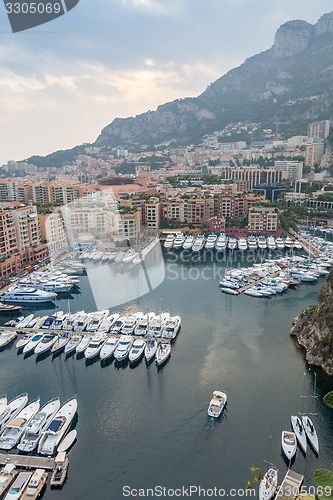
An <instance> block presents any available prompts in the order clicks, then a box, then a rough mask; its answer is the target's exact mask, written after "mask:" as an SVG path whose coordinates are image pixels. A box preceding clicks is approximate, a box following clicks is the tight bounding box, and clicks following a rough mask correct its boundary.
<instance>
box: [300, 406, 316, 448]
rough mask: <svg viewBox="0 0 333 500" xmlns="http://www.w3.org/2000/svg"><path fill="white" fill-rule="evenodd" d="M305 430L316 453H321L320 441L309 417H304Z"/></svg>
mask: <svg viewBox="0 0 333 500" xmlns="http://www.w3.org/2000/svg"><path fill="white" fill-rule="evenodd" d="M302 424H303V429H304V430H305V434H306V437H307V438H308V441H309V443H310V445H311V446H312V448H313V449H314V451H315V452H316V453H319V441H318V436H317V432H316V429H315V426H314V424H313V422H312V420H311V418H310V417H308V416H307V415H303V416H302Z"/></svg>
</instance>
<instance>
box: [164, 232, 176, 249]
mask: <svg viewBox="0 0 333 500" xmlns="http://www.w3.org/2000/svg"><path fill="white" fill-rule="evenodd" d="M174 239H175V236H174V235H173V234H168V236H167V237H166V240H165V242H164V245H163V246H164V248H171V247H172V245H173V242H174Z"/></svg>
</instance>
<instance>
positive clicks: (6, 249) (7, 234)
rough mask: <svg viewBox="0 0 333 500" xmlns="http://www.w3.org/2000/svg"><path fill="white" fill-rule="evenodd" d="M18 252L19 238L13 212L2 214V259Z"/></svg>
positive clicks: (0, 236)
mask: <svg viewBox="0 0 333 500" xmlns="http://www.w3.org/2000/svg"><path fill="white" fill-rule="evenodd" d="M15 250H17V238H16V231H15V225H14V220H13V213H12V210H4V211H1V212H0V258H4V257H6V256H7V255H9V254H11V253H12V252H13V251H15Z"/></svg>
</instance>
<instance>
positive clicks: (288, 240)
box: [284, 236, 294, 248]
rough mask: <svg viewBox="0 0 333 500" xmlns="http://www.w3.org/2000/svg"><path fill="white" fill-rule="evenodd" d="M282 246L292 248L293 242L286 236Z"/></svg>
mask: <svg viewBox="0 0 333 500" xmlns="http://www.w3.org/2000/svg"><path fill="white" fill-rule="evenodd" d="M284 246H285V248H293V246H294V240H293V239H292V238H290V236H287V237H286V239H285V240H284Z"/></svg>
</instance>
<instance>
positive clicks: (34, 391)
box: [0, 256, 333, 500]
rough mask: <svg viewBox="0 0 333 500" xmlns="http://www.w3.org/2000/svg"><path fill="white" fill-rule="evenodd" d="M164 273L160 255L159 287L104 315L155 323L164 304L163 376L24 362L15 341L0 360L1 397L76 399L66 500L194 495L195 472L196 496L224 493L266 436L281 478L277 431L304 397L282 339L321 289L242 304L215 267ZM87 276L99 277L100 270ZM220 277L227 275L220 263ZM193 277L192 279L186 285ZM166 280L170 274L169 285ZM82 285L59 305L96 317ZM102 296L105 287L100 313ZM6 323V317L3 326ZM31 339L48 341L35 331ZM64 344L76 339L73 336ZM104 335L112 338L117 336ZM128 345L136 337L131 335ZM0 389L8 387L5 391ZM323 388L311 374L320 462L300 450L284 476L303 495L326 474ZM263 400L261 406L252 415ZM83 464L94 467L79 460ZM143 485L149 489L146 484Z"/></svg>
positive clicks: (51, 360)
mask: <svg viewBox="0 0 333 500" xmlns="http://www.w3.org/2000/svg"><path fill="white" fill-rule="evenodd" d="M149 257H150V256H148V257H147V261H146V263H147V265H148V266H149ZM171 262H172V263H173V265H174V267H170V265H169V260H168V256H166V257H165V278H164V281H163V282H162V283H161V285H160V286H159V287H158V288H156V290H155V289H154V290H152V291H151V293H150V294H148V295H142V296H140V297H136V298H134V299H132V301H131V302H129V303H128V304H127V305H126V306H122V305H121V306H118V305H116V306H114V307H113V308H112V307H110V314H119V316H120V315H123V316H132V315H133V313H135V312H140V311H141V312H143V313H145V312H146V311H154V314H155V315H158V313H159V304H160V301H161V300H162V308H161V309H162V311H163V310H168V311H170V312H171V314H172V315H174V314H177V315H179V316H180V317H181V319H182V328H181V332H180V333H179V334H178V335H177V338H176V341H175V342H174V343H173V344H172V355H171V358H170V363H168V364H167V365H166V366H165V368H163V369H162V370H156V368H155V366H154V365H155V363H154V365H153V366H152V364H146V363H140V364H139V365H137V366H135V370H134V371H132V368H133V367H132V365H131V364H130V363H125V364H118V363H114V362H113V361H112V358H109V360H108V359H106V362H103V364H102V363H101V362H98V359H99V358H98V357H96V358H95V359H94V360H92V361H90V362H89V363H85V362H84V363H82V362H78V361H77V359H76V356H65V352H64V351H62V353H60V354H58V355H54V356H53V355H47V356H46V355H44V356H43V357H42V358H39V357H37V356H28V357H26V358H25V359H24V362H22V359H23V356H22V355H18V354H17V349H16V348H15V343H14V342H13V343H11V344H10V345H9V346H8V347H6V349H5V350H4V351H3V352H1V366H0V374H1V372H2V373H3V374H5V376H3V377H2V379H1V380H2V382H0V394H5V393H7V394H8V393H9V392H10V395H11V394H12V393H13V392H14V393H16V394H18V393H20V392H24V391H25V390H26V391H29V395H30V393H31V397H37V396H39V395H40V396H41V399H42V400H43V401H44V400H45V401H47V400H49V399H50V398H51V397H52V395H54V394H59V395H60V396H61V399H62V400H66V399H68V398H70V397H71V395H72V394H77V398H78V402H79V420H78V423H77V427H76V428H77V429H78V433H79V435H80V439H79V440H78V441H77V443H76V444H75V446H74V447H73V449H71V451H70V462H71V465H70V470H69V475H68V477H67V479H66V486H65V487H64V488H63V489H62V491H61V498H63V499H65V500H67V499H68V500H71V499H72V498H80V497H82V498H83V497H84V496H86V497H87V498H94V497H96V496H98V497H103V492H104V491H105V488H109V487H110V486H111V487H112V489H113V491H115V496H116V497H117V498H118V497H119V498H121V495H122V488H123V485H124V484H133V485H138V486H139V485H140V487H141V485H142V487H153V486H154V484H155V481H158V482H159V483H161V484H163V485H165V486H166V487H170V488H172V487H176V486H177V485H180V484H183V483H185V484H192V483H193V481H195V478H196V477H199V474H201V472H202V470H205V475H204V478H203V479H202V484H201V486H202V487H207V488H208V487H210V486H211V485H212V484H217V485H220V486H221V487H223V488H225V489H228V488H235V487H238V488H242V487H244V486H245V485H246V482H247V480H248V476H249V468H250V466H252V465H258V466H260V464H261V462H262V459H263V457H266V456H267V447H268V443H269V436H271V435H272V446H271V449H272V451H271V457H270V460H271V461H272V462H273V463H274V464H276V466H277V467H278V469H279V471H280V475H281V478H283V475H284V473H285V471H286V470H287V467H288V464H287V463H286V460H285V459H284V457H283V456H282V455H281V431H282V429H290V430H291V423H290V415H292V414H297V411H298V410H299V394H300V393H301V392H303V391H302V388H301V387H300V385H302V383H300V380H303V372H304V369H305V368H304V364H305V361H304V356H303V353H302V352H301V351H299V350H298V349H297V348H295V346H294V343H293V341H292V339H291V338H290V336H289V330H290V322H291V320H292V319H293V317H294V316H295V315H296V314H298V313H299V312H300V310H301V309H302V308H303V307H304V306H305V305H308V304H311V303H314V302H315V301H316V297H317V295H318V293H319V290H320V287H321V284H322V283H323V280H322V279H318V281H317V282H314V283H313V284H311V285H306V286H299V287H297V288H296V289H292V288H290V289H288V292H287V293H284V294H279V295H276V296H275V297H274V300H271V301H266V300H263V301H255V302H254V301H252V300H251V299H250V298H249V297H247V296H246V295H245V294H240V295H239V296H238V298H237V300H234V297H230V296H228V295H227V294H221V293H219V294H218V293H216V291H217V289H218V279H216V278H215V279H209V280H207V279H205V276H206V275H207V274H208V273H209V272H210V270H211V269H212V266H213V264H209V263H206V262H204V259H203V260H202V261H199V262H197V263H195V264H193V263H192V262H184V261H182V260H181V259H179V260H178V261H177V262H175V263H174V261H173V260H171ZM236 264H237V260H236ZM91 266H94V267H93V269H97V268H98V266H99V265H98V264H97V265H96V264H94V263H92V264H91ZM100 267H101V268H103V269H104V274H105V269H108V268H110V269H114V273H119V276H121V277H122V279H123V281H124V280H126V282H128V283H130V284H131V287H132V288H134V287H135V286H136V278H137V276H138V275H139V272H140V269H138V268H140V267H141V266H130V267H124V266H117V265H113V264H111V265H110V266H108V265H105V264H103V265H102V264H101V266H100ZM221 267H223V269H224V270H225V268H226V267H227V263H226V264H222V265H221ZM241 267H242V264H241ZM193 268H195V269H196V271H197V274H196V275H193V276H195V279H190V277H191V270H192V269H193ZM174 269H176V270H177V273H178V277H177V279H176V280H175V279H174ZM88 272H89V269H88ZM184 276H185V278H184ZM115 278H116V276H115ZM186 278H187V279H186ZM89 285H90V282H89V277H88V276H85V275H82V276H80V290H81V293H80V294H75V295H74V294H73V298H70V299H69V300H70V311H71V314H73V313H75V312H78V311H83V310H85V311H89V312H94V311H97V310H102V309H103V308H100V307H96V303H95V301H94V295H93V294H92V292H91V288H90V286H89ZM112 293H113V292H112V288H110V296H111V300H110V302H109V304H110V305H111V304H112V300H113V295H112ZM56 305H57V308H56V311H61V310H62V311H64V312H65V311H67V310H68V299H67V298H66V297H64V298H61V296H59V297H58V298H57V300H56ZM54 309H55V308H54V306H50V307H49V308H46V307H44V308H38V309H33V308H31V307H29V306H25V307H24V309H23V314H24V316H25V317H26V316H28V315H29V314H32V313H33V314H34V315H35V316H41V317H42V316H46V317H49V316H51V315H52V314H53V313H54ZM21 314H22V313H21ZM118 318H119V317H118ZM6 321H7V316H6V318H3V321H2V323H3V324H4V322H6ZM14 330H15V328H14ZM22 331H23V329H22ZM24 331H29V329H27V330H26V329H25V330H24ZM33 331H34V332H35V331H36V332H38V333H40V334H45V333H48V331H47V330H46V331H45V329H42V328H37V329H36V330H34V329H33ZM62 332H63V330H59V333H62ZM72 335H73V339H74V337H75V335H76V332H72ZM108 335H109V337H110V338H111V337H112V336H113V335H116V336H117V338H119V337H120V335H121V333H120V332H119V333H117V334H113V333H112V334H111V332H109V334H108ZM21 337H22V338H23V337H24V334H22V335H20V334H19V335H18V338H17V340H18V339H19V338H21ZM131 337H132V338H138V339H140V338H142V336H141V335H137V336H135V335H133V334H131ZM156 340H157V341H158V339H156ZM272 349H273V350H274V353H275V355H274V356H272V355H271V353H272ZM100 352H101V351H100ZM134 374H135V376H134ZM7 380H10V381H11V384H10V387H8V383H6V382H5V381H7ZM27 381H28V382H27ZM286 386H288V391H287V392H286V391H285V387H286ZM97 387H98V390H96V388H97ZM331 387H332V382H331V381H330V380H329V379H326V378H325V377H322V376H319V375H318V380H317V395H318V399H316V400H314V408H313V410H315V411H316V412H317V413H318V416H317V417H313V423H314V424H315V426H316V430H317V433H318V439H319V442H320V453H319V454H318V456H316V455H315V454H314V452H313V451H312V450H311V449H308V450H307V454H306V456H303V454H302V453H301V452H300V451H298V452H297V453H296V456H295V459H294V463H293V465H292V470H294V471H297V472H298V473H300V474H302V475H303V476H304V484H305V485H312V484H314V483H313V481H314V480H313V472H314V470H315V469H316V468H318V467H325V466H326V467H329V464H330V460H331V458H330V457H331V455H330V451H329V450H330V447H331V446H332V443H333V435H332V431H331V428H332V420H331V418H332V417H331V415H330V413H329V412H328V410H327V409H325V407H324V405H323V403H322V396H323V394H325V393H326V392H327V391H328V390H329V389H330V388H331ZM218 388H222V390H225V391H226V394H227V395H228V405H227V406H226V407H225V409H224V410H223V412H222V414H221V416H220V417H219V418H218V419H211V418H210V417H208V416H207V406H208V403H209V399H210V397H211V395H212V393H213V391H214V390H216V389H218ZM272 388H274V391H273V392H272ZM304 393H305V394H306V395H308V396H309V395H313V373H312V371H308V370H306V377H305V390H304ZM138 395H140V397H138ZM263 397H264V398H265V401H266V402H267V401H268V403H269V404H265V405H263V404H262V402H263ZM92 420H93V425H92ZM193 436H195V439H193ZM179 440H180V441H181V442H182V446H181V447H179ZM177 442H178V444H177ZM244 443H246V446H245V445H244ZM309 448H310V447H309ZM87 450H89V453H88V454H87ZM138 450H140V461H138ZM91 456H94V457H95V459H94V461H91V460H89V457H91ZM212 457H214V460H213V462H212V460H211V458H212ZM41 458H42V457H41ZM184 463H186V464H187V466H186V468H185V469H184V467H183V466H182V464H184ZM208 463H209V467H207V464H208ZM180 469H181V470H182V472H181V473H180ZM148 470H149V473H148V472H147V471H148ZM152 475H154V477H156V478H157V479H156V480H153V479H152ZM92 477H93V478H94V484H92V481H91V478H92ZM200 477H202V474H201V475H200ZM106 478H107V479H106ZM57 495H60V494H59V493H58V492H57V491H56V490H54V491H53V490H50V489H46V491H45V494H44V497H45V498H46V499H48V498H54V497H55V496H57ZM59 498H60V496H59Z"/></svg>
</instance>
